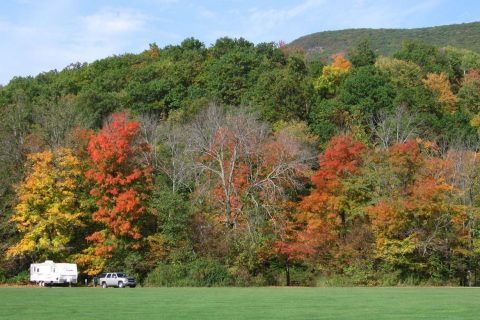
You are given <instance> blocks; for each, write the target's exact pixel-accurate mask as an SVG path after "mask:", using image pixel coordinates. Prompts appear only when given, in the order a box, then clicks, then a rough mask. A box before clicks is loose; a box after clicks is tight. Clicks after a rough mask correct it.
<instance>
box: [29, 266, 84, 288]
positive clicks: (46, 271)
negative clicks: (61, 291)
mask: <svg viewBox="0 0 480 320" xmlns="http://www.w3.org/2000/svg"><path fill="white" fill-rule="evenodd" d="M77 274H78V273H77V265H76V264H75V263H55V262H53V261H52V260H46V261H45V262H43V263H32V264H31V265H30V282H34V283H37V284H38V285H40V286H45V285H52V284H68V285H70V284H71V283H77Z"/></svg>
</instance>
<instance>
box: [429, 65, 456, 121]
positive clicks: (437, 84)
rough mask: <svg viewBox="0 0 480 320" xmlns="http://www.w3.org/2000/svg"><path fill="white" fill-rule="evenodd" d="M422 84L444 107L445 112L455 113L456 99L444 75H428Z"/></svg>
mask: <svg viewBox="0 0 480 320" xmlns="http://www.w3.org/2000/svg"><path fill="white" fill-rule="evenodd" d="M423 84H424V85H425V87H427V88H428V89H430V90H431V91H432V92H433V94H434V95H435V96H436V98H437V101H438V102H439V103H440V104H441V105H442V106H443V107H444V110H445V112H455V110H456V104H457V97H456V96H455V95H454V94H453V92H452V90H451V88H450V82H449V81H448V76H447V74H446V73H440V74H436V73H429V74H427V79H425V80H423Z"/></svg>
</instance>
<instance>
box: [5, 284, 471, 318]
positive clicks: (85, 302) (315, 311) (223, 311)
mask: <svg viewBox="0 0 480 320" xmlns="http://www.w3.org/2000/svg"><path fill="white" fill-rule="evenodd" d="M0 319H21V320H28V319H36V320H40V319H52V320H53V319H69V320H73V319H115V320H122V319H138V320H143V319H480V288H479V289H477V288H135V289H130V288H126V289H114V288H109V289H101V288H96V289H94V288H0Z"/></svg>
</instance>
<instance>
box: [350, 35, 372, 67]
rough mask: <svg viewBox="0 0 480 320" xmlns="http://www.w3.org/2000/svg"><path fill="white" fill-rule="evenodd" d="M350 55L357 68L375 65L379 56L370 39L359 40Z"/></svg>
mask: <svg viewBox="0 0 480 320" xmlns="http://www.w3.org/2000/svg"><path fill="white" fill-rule="evenodd" d="M348 55H349V57H350V61H351V62H352V65H353V66H354V67H355V68H358V67H363V66H368V65H373V64H375V60H376V58H377V55H376V54H375V52H374V51H373V50H372V48H371V44H370V41H368V40H367V39H364V40H361V41H360V42H358V44H357V46H356V47H355V48H354V49H353V50H352V51H350V52H349V53H348Z"/></svg>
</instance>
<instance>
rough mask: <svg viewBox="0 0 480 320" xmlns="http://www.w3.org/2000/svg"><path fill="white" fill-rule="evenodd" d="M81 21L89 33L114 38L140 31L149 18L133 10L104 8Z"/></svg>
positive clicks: (82, 18)
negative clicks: (113, 36) (114, 36)
mask: <svg viewBox="0 0 480 320" xmlns="http://www.w3.org/2000/svg"><path fill="white" fill-rule="evenodd" d="M79 20H80V23H81V24H82V25H83V28H84V29H85V30H86V31H88V32H91V33H96V34H99V35H101V36H102V35H104V36H112V35H118V34H122V33H125V32H127V33H128V32H135V31H140V30H141V29H142V28H143V27H144V26H145V24H146V22H147V21H148V20H149V17H148V16H147V15H145V14H144V13H142V12H140V11H136V10H132V9H119V8H104V9H101V10H100V11H98V12H95V13H93V14H91V15H87V16H83V17H80V19H79Z"/></svg>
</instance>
